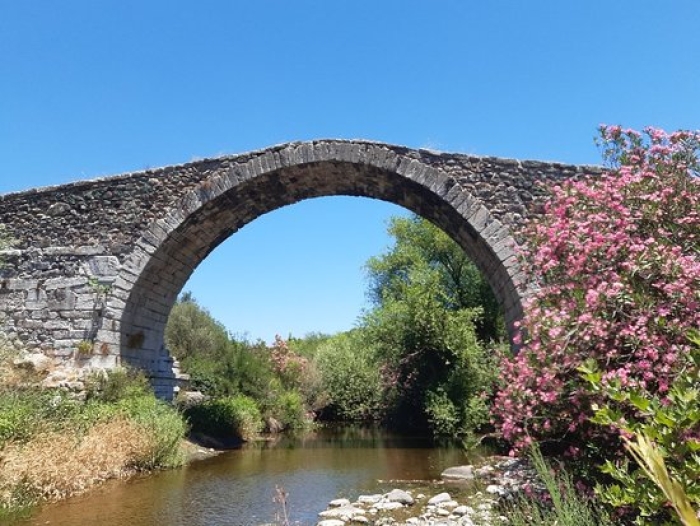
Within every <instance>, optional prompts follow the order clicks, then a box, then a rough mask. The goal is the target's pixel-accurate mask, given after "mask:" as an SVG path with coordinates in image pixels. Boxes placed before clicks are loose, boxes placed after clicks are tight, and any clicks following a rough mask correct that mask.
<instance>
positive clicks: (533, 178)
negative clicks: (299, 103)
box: [0, 140, 598, 396]
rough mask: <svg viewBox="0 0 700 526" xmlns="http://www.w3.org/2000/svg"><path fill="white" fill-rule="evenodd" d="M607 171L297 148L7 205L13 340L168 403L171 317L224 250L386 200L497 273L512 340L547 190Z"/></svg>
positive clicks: (5, 280)
mask: <svg viewBox="0 0 700 526" xmlns="http://www.w3.org/2000/svg"><path fill="white" fill-rule="evenodd" d="M597 172H598V169H597V168H595V167H583V166H571V165H564V164H558V163H547V162H538V161H516V160H510V159H499V158H493V157H474V156H467V155H462V154H447V153H437V152H432V151H426V150H414V149H409V148H405V147H401V146H393V145H388V144H381V143H375V142H367V141H340V140H318V141H311V142H298V143H289V144H283V145H279V146H274V147H271V148H267V149H264V150H260V151H255V152H251V153H245V154H242V155H234V156H226V157H220V158H215V159H206V160H201V161H195V162H191V163H187V164H183V165H178V166H169V167H165V168H159V169H155V170H146V171H143V172H138V173H130V174H125V175H118V176H115V177H108V178H103V179H96V180H92V181H81V182H76V183H72V184H66V185H62V186H55V187H49V188H41V189H33V190H29V191H25V192H19V193H13V194H7V195H0V224H4V226H5V229H6V231H7V233H8V234H9V235H10V236H11V237H12V238H13V239H14V240H15V243H14V245H13V246H12V247H11V248H10V249H8V250H5V251H4V254H2V256H3V259H4V261H5V265H4V267H3V268H2V269H1V270H0V331H3V332H4V333H5V334H6V335H7V336H8V337H9V338H10V339H11V340H14V341H15V342H16V343H17V344H18V345H22V346H23V347H25V348H29V349H32V350H35V351H36V350H40V351H41V352H43V353H45V354H47V355H49V356H51V357H53V358H54V360H55V361H56V362H68V361H71V360H74V361H76V363H78V364H84V365H91V366H98V367H114V366H116V365H119V364H130V365H133V366H136V367H139V368H142V369H144V370H145V371H146V372H147V374H149V375H150V377H151V379H152V382H153V384H154V386H155V387H156V388H157V391H158V392H159V394H160V395H161V396H168V395H169V394H171V393H172V391H173V387H174V386H175V384H176V376H177V370H176V368H175V367H174V364H173V360H172V358H171V357H170V355H169V353H168V351H167V350H166V349H165V347H164V342H163V332H164V328H165V324H166V322H167V319H168V315H169V313H170V309H171V307H172V305H173V303H174V301H175V299H176V298H177V295H178V294H179V292H180V291H181V289H182V287H183V286H184V284H185V282H186V281H187V279H188V277H189V276H190V274H191V273H192V271H193V270H194V269H195V267H197V265H198V264H199V263H200V262H201V261H202V260H203V259H204V258H206V256H207V254H209V253H210V252H211V251H212V250H213V249H214V248H215V247H216V246H217V245H219V243H221V242H222V241H224V240H225V239H226V238H228V237H229V236H230V235H231V234H233V233H234V232H236V231H237V230H238V229H239V228H241V227H242V226H244V225H245V224H246V223H248V222H250V221H252V220H254V219H255V218H257V217H259V216H260V215H262V214H265V213H267V212H270V211H272V210H275V209H277V208H280V207H282V206H285V205H289V204H292V203H296V202H298V201H301V200H304V199H307V198H313V197H321V196H331V195H349V196H365V197H370V198H376V199H382V200H385V201H390V202H392V203H395V204H398V205H401V206H403V207H405V208H407V209H409V210H411V211H413V212H415V213H417V214H419V215H421V216H423V217H425V218H426V219H428V220H430V221H432V222H433V223H435V224H436V225H437V226H439V227H440V228H441V229H443V230H444V231H445V232H446V233H447V234H448V235H450V236H451V237H452V238H453V239H455V240H456V241H457V242H458V243H459V244H460V245H461V246H462V247H463V248H464V250H465V251H466V252H467V254H468V255H469V256H470V257H471V258H472V260H473V261H474V262H475V263H476V265H477V266H478V268H479V269H480V270H481V271H482V272H483V273H484V275H485V276H486V278H487V280H488V282H489V283H490V284H491V287H492V288H493V290H494V292H495V294H496V296H497V298H498V299H499V301H500V302H501V304H502V306H503V308H504V311H505V316H506V322H507V325H508V327H509V328H510V330H512V327H513V323H514V322H515V321H516V320H517V319H518V318H519V317H520V316H521V314H522V305H521V302H522V298H523V296H524V293H525V290H526V283H524V277H523V274H522V272H521V271H520V269H519V265H518V261H517V258H516V256H515V253H514V248H515V245H516V244H517V240H518V235H517V232H518V227H519V226H520V225H521V224H522V222H523V219H525V218H526V217H528V216H529V215H531V214H533V213H537V212H538V205H539V204H541V202H542V199H543V197H544V195H545V193H546V191H545V190H544V188H545V187H546V186H548V185H552V184H556V183H557V182H560V181H562V180H564V179H567V178H572V177H580V176H582V175H586V174H594V173H597Z"/></svg>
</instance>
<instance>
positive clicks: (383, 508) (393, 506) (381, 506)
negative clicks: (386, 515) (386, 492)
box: [373, 502, 403, 511]
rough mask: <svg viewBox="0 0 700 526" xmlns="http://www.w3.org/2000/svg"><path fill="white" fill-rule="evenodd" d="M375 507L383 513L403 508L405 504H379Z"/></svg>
mask: <svg viewBox="0 0 700 526" xmlns="http://www.w3.org/2000/svg"><path fill="white" fill-rule="evenodd" d="M373 507H374V508H375V509H378V510H381V511H391V510H398V509H399V508H403V504H401V503H400V502H377V503H376V504H375V505H374V506H373Z"/></svg>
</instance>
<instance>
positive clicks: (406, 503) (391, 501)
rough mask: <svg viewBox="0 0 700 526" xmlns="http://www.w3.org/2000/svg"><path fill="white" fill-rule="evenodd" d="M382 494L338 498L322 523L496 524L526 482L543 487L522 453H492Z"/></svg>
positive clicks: (333, 525)
mask: <svg viewBox="0 0 700 526" xmlns="http://www.w3.org/2000/svg"><path fill="white" fill-rule="evenodd" d="M395 482H396V487H395V488H394V489H393V490H391V491H389V492H387V493H383V494H379V493H377V494H364V495H358V496H357V498H355V499H353V500H352V501H351V500H350V499H335V500H333V501H331V502H330V503H329V505H328V508H327V509H326V510H324V511H322V512H320V513H319V521H318V523H317V526H345V525H349V524H368V525H373V526H438V525H440V526H495V525H500V524H506V523H507V521H508V519H507V518H506V517H505V516H504V515H503V514H502V508H503V505H504V504H506V503H508V502H512V501H514V500H515V499H516V498H517V497H518V495H519V494H521V492H524V491H525V488H538V487H539V482H538V477H537V473H536V472H535V470H534V469H533V468H532V467H531V466H530V465H529V463H528V462H526V461H524V460H522V459H510V458H503V457H492V458H489V459H486V461H485V462H484V463H482V464H480V465H479V466H478V467H477V466H472V465H466V466H456V467H453V468H449V469H447V470H445V471H444V472H443V473H442V479H441V480H439V481H434V482H432V483H427V482H424V483H419V482H416V481H395Z"/></svg>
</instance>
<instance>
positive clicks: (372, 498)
mask: <svg viewBox="0 0 700 526" xmlns="http://www.w3.org/2000/svg"><path fill="white" fill-rule="evenodd" d="M380 500H382V496H381V495H379V494H376V495H360V496H359V497H358V498H357V502H359V503H360V504H375V503H377V502H379V501H380Z"/></svg>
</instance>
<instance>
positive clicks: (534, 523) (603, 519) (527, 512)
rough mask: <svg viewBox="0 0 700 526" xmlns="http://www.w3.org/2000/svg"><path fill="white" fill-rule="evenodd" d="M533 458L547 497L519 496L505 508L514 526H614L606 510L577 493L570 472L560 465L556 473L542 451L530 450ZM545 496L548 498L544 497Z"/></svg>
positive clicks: (533, 447)
mask: <svg viewBox="0 0 700 526" xmlns="http://www.w3.org/2000/svg"><path fill="white" fill-rule="evenodd" d="M529 456H530V459H531V461H532V464H533V466H534V468H535V470H536V471H537V475H538V478H539V480H540V482H541V483H542V484H543V485H544V487H545V488H546V495H539V496H538V495H531V496H529V497H520V498H519V499H518V500H516V501H515V502H514V503H513V504H511V505H507V506H506V510H505V511H506V512H505V516H506V518H507V519H508V524H510V525H511V526H552V525H557V526H612V524H613V522H612V520H611V519H610V516H609V515H608V513H607V512H606V510H605V509H604V508H603V507H602V506H601V505H600V504H598V503H597V502H596V501H595V500H592V499H588V498H586V497H585V496H583V495H581V493H580V492H579V491H577V490H576V487H575V484H574V482H573V479H572V477H571V475H570V474H569V473H567V472H566V471H565V470H563V469H562V468H561V466H558V468H559V469H558V470H557V473H556V474H555V470H553V469H552V466H550V465H549V463H548V462H547V461H545V459H544V457H543V456H542V453H541V452H540V450H539V448H538V447H537V446H536V445H534V446H532V447H531V448H530V455H529ZM545 496H546V498H545Z"/></svg>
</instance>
